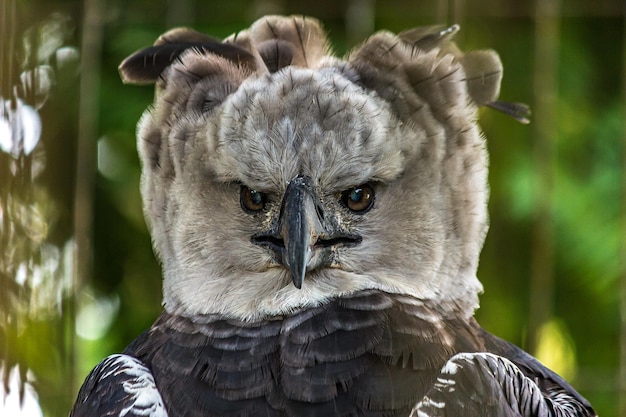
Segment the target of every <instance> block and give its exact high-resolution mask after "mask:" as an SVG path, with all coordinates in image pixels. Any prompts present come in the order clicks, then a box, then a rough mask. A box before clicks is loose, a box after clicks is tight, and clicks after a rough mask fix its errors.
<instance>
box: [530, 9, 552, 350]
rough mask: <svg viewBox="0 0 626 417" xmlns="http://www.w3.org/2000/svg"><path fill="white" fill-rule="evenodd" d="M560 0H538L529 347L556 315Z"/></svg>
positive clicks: (534, 87) (534, 76) (535, 344)
mask: <svg viewBox="0 0 626 417" xmlns="http://www.w3.org/2000/svg"><path fill="white" fill-rule="evenodd" d="M559 20H560V2H559V0H536V3H535V63H534V75H533V78H534V86H533V91H534V95H535V97H534V105H533V115H534V116H533V126H534V131H533V133H534V173H535V190H536V191H535V218H534V226H533V237H532V252H531V256H532V260H531V277H530V301H529V315H528V340H527V349H528V350H529V351H530V352H531V353H536V349H537V345H538V340H537V335H538V332H539V330H540V328H541V326H542V325H543V324H544V323H546V322H547V321H548V320H549V319H550V316H551V315H552V306H553V293H554V224H553V223H554V214H553V207H554V202H553V196H554V168H555V160H556V155H555V142H556V138H557V135H558V130H557V126H558V123H557V114H556V106H557V101H556V97H557V90H558V78H557V77H558V60H559V37H560V34H559V31H560V21H559Z"/></svg>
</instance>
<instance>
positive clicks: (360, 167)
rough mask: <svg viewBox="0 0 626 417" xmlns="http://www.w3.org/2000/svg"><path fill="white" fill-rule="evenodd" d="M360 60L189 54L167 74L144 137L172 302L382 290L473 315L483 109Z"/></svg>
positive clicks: (157, 240)
mask: <svg viewBox="0 0 626 417" xmlns="http://www.w3.org/2000/svg"><path fill="white" fill-rule="evenodd" d="M402 53H403V54H406V55H407V56H411V54H412V53H411V51H410V49H408V48H407V49H406V51H404V50H403V51H402ZM431 55H433V57H431V60H435V63H438V65H439V67H437V65H434V64H433V62H425V63H424V68H426V70H428V71H430V72H431V73H432V74H431V75H432V76H433V77H439V79H440V80H445V82H449V83H451V85H452V86H453V87H454V88H460V86H461V87H462V85H464V83H465V82H466V79H465V74H464V73H463V67H462V65H461V63H459V62H456V63H455V61H453V60H451V59H450V58H448V57H446V56H445V55H442V56H438V55H437V54H435V53H431ZM358 58H359V56H358V54H357V56H356V58H354V59H353V60H352V61H351V62H348V63H346V62H342V61H338V60H336V59H334V58H326V59H322V60H320V61H319V62H317V63H316V65H315V67H314V68H299V67H295V66H286V67H285V68H282V69H280V70H277V71H274V72H258V71H257V72H254V71H247V70H245V68H242V67H237V66H236V65H233V64H232V62H228V60H226V59H222V58H221V57H219V56H215V55H211V54H202V53H200V52H198V51H187V52H185V53H184V54H183V55H182V56H181V58H180V59H179V60H178V61H177V62H175V63H173V64H172V65H171V66H170V67H168V68H167V70H166V71H165V73H164V74H163V75H162V76H161V77H160V80H159V82H158V83H157V98H156V100H155V106H154V108H151V109H149V110H148V111H147V112H146V113H145V115H144V117H143V118H142V120H141V122H140V125H139V130H138V138H139V149H140V154H141V157H142V162H143V178H142V194H143V198H144V204H145V210H146V217H147V220H148V222H149V225H150V229H151V233H152V237H153V240H154V246H155V249H156V251H157V252H158V254H159V257H160V258H161V261H162V264H163V269H164V276H165V277H164V303H165V307H166V309H167V310H168V311H170V312H171V313H176V314H184V315H194V314H222V315H224V316H227V317H231V318H237V319H242V320H260V319H266V318H270V317H276V316H282V315H287V314H290V313H292V312H294V311H297V310H299V309H301V308H305V307H310V306H315V305H319V304H321V303H324V302H325V301H327V300H329V299H332V298H335V297H339V296H343V295H346V294H350V293H353V292H356V291H359V290H364V289H380V290H383V291H387V292H394V293H401V294H408V295H411V296H413V297H415V299H417V300H419V299H422V300H426V299H428V300H436V301H438V302H439V303H440V305H441V308H442V311H445V310H446V309H449V310H455V311H457V312H458V311H459V310H461V311H465V313H466V314H467V315H468V316H469V315H471V314H473V311H474V309H475V308H476V307H477V294H478V293H479V292H480V290H481V285H480V283H479V282H478V280H477V279H476V276H475V272H476V267H477V262H478V254H479V251H480V248H481V246H482V242H483V238H484V235H485V233H486V227H487V218H486V217H487V216H486V210H485V205H486V199H487V193H488V191H487V186H486V153H485V148H484V141H483V139H482V138H481V136H480V132H479V129H478V127H477V125H476V123H475V121H474V120H475V116H476V114H475V113H476V106H475V105H474V104H472V102H471V100H470V98H469V93H468V92H467V89H463V88H460V89H461V93H463V94H464V95H463V94H457V95H459V97H456V96H455V97H456V98H455V99H454V100H455V101H454V102H450V101H449V100H448V98H446V96H445V94H444V93H445V89H443V90H442V88H441V87H442V86H441V85H432V83H431V84H429V83H428V82H424V83H414V85H412V87H411V88H408V87H407V88H404V87H403V86H404V84H402V83H400V84H398V83H395V82H392V81H390V80H391V78H389V77H388V74H378V75H376V74H375V73H372V72H371V71H369V72H368V70H367V69H364V68H363V62H359V61H358ZM361 58H362V57H361ZM438 59H439V60H440V61H441V62H439V61H437V60H438ZM443 64H445V65H447V66H449V67H450V68H448V67H445V68H443V69H442V68H440V67H443ZM420 68H421V67H419V66H416V67H415V68H414V70H415V71H423V70H424V69H423V68H422V69H420ZM437 71H445V73H444V74H437ZM444 75H445V77H444ZM377 77H378V78H377ZM431 78H432V77H431ZM409 81H411V80H409ZM426 81H428V79H426ZM442 82H444V81H442ZM418 87H419V88H418ZM444 87H445V85H444ZM420 88H421V89H422V90H419V89H420ZM432 90H437V91H436V92H435V94H433V91H432ZM440 90H442V91H440ZM457 93H458V92H457ZM436 95H438V96H436Z"/></svg>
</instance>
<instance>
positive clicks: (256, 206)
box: [240, 185, 267, 213]
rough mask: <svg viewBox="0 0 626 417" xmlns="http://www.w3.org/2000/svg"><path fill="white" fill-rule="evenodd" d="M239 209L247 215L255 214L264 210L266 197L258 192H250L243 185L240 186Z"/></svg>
mask: <svg viewBox="0 0 626 417" xmlns="http://www.w3.org/2000/svg"><path fill="white" fill-rule="evenodd" d="M240 201H241V207H242V208H243V209H244V211H246V212H248V213H255V212H257V211H261V210H263V209H264V208H265V203H266V202H267V195H266V194H265V193H262V192H260V191H256V190H252V189H250V188H248V187H246V186H245V185H242V186H241V198H240Z"/></svg>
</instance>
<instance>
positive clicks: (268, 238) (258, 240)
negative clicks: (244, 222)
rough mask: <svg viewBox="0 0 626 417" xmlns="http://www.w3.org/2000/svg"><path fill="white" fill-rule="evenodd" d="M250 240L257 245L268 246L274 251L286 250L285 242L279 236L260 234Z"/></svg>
mask: <svg viewBox="0 0 626 417" xmlns="http://www.w3.org/2000/svg"><path fill="white" fill-rule="evenodd" d="M250 240H251V241H252V243H254V244H255V245H260V246H268V247H270V248H272V249H274V250H281V249H284V248H285V241H284V240H283V239H282V237H279V236H274V235H270V234H260V235H255V236H252V238H251V239H250Z"/></svg>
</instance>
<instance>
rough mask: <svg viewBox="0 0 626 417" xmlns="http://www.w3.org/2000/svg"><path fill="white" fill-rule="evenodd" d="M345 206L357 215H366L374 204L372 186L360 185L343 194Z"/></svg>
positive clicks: (342, 198) (342, 199)
mask: <svg viewBox="0 0 626 417" xmlns="http://www.w3.org/2000/svg"><path fill="white" fill-rule="evenodd" d="M341 201H342V203H343V205H344V206H346V207H347V208H348V209H350V210H351V211H353V212H355V213H365V212H366V211H368V210H369V209H370V208H372V205H373V204H374V189H373V187H372V186H371V185H370V184H363V185H359V186H358V187H354V188H351V189H349V190H346V191H344V192H343V193H342V194H341Z"/></svg>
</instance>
